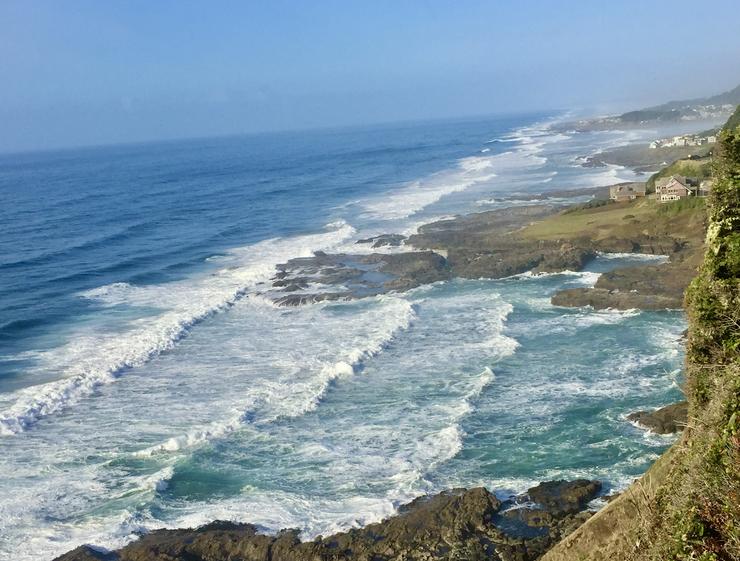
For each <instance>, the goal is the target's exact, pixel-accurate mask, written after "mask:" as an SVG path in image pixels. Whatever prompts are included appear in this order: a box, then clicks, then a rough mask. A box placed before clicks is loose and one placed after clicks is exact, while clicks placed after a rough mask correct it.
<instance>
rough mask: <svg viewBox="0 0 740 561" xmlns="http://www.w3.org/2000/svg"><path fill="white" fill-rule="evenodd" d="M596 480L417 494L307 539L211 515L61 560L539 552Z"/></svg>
mask: <svg viewBox="0 0 740 561" xmlns="http://www.w3.org/2000/svg"><path fill="white" fill-rule="evenodd" d="M600 489H601V485H600V484H599V482H597V481H588V480H578V481H572V482H568V481H551V482H547V483H543V484H540V485H538V486H537V487H533V488H532V489H530V490H529V491H528V492H527V493H525V494H523V495H520V496H515V497H511V498H509V499H508V500H506V501H501V500H500V499H498V498H497V497H496V496H494V495H492V494H491V493H489V492H488V491H487V490H486V489H483V488H482V487H481V488H476V489H469V490H465V489H455V490H451V491H447V492H444V493H440V494H438V495H434V496H431V497H420V498H418V499H416V500H414V501H413V502H411V503H409V504H408V505H404V506H402V507H401V508H400V509H399V513H398V515H396V516H394V517H392V518H389V519H387V520H385V521H383V522H380V523H377V524H370V525H368V526H366V527H364V528H360V529H357V530H350V531H348V532H343V533H340V534H335V535H333V536H329V537H326V538H321V537H319V538H317V539H315V540H313V541H310V542H301V541H300V539H299V537H298V534H299V533H298V531H297V530H284V531H282V532H280V533H279V534H277V535H276V536H266V535H263V534H260V533H259V532H258V529H257V528H256V527H255V526H253V525H251V524H234V523H231V522H214V523H212V524H208V525H206V526H202V527H200V528H197V529H194V530H192V529H185V530H158V531H155V532H152V533H150V534H148V535H145V536H143V537H142V538H141V539H140V540H138V541H136V542H134V543H132V544H130V545H128V546H126V547H124V548H123V549H121V550H119V551H116V552H112V553H100V552H98V551H95V550H93V549H91V548H89V547H85V546H83V547H79V548H77V549H75V550H74V551H71V552H69V553H67V554H65V555H63V556H61V557H59V558H58V561H95V560H97V561H101V560H104V561H234V560H245V561H304V560H305V561H337V560H342V559H346V560H350V559H351V560H363V561H365V560H367V561H370V560H372V561H391V560H398V561H401V560H412V559H414V560H416V559H418V560H431V559H439V560H453V559H455V560H458V559H472V560H475V559H498V560H501V561H509V560H511V561H514V560H518V561H527V560H534V559H538V558H539V557H540V556H541V555H542V554H543V553H544V552H545V551H546V550H547V548H548V547H550V546H551V545H552V544H553V543H554V542H555V541H557V540H558V539H560V538H562V537H563V536H565V535H567V534H568V533H570V532H571V531H573V530H574V529H575V528H577V527H578V526H579V525H580V524H581V523H582V522H583V521H584V520H586V519H588V517H589V516H591V513H590V512H583V509H584V508H585V506H586V504H587V503H588V502H589V501H590V500H592V499H593V498H594V497H596V496H597V494H598V493H599V491H600Z"/></svg>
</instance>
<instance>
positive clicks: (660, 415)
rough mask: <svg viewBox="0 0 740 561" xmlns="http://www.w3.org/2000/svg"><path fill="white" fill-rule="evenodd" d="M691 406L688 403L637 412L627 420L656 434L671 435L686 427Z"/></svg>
mask: <svg viewBox="0 0 740 561" xmlns="http://www.w3.org/2000/svg"><path fill="white" fill-rule="evenodd" d="M688 413H689V404H688V403H687V402H686V401H680V402H679V403H673V404H671V405H666V406H665V407H661V408H660V409H658V410H656V411H635V412H634V413H630V414H629V415H627V419H629V420H630V421H632V422H634V423H637V424H638V425H640V426H641V427H644V428H646V429H648V430H650V431H651V432H654V433H656V434H671V433H674V432H678V431H681V430H683V428H684V427H685V426H686V422H687V420H688Z"/></svg>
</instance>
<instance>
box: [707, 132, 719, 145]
mask: <svg viewBox="0 0 740 561" xmlns="http://www.w3.org/2000/svg"><path fill="white" fill-rule="evenodd" d="M707 142H708V143H709V144H714V143H715V142H717V137H716V136H714V135H713V134H711V135H709V136H708V137H707Z"/></svg>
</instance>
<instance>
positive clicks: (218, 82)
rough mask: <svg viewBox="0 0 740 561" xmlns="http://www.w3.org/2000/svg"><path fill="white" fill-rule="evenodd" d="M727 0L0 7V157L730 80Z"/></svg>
mask: <svg viewBox="0 0 740 561" xmlns="http://www.w3.org/2000/svg"><path fill="white" fill-rule="evenodd" d="M738 29H740V4H738V3H737V0H734V1H726V0H714V1H713V2H711V3H709V4H707V3H703V2H697V1H696V0H694V1H692V2H684V1H682V0H671V1H668V0H666V1H650V0H643V1H640V2H637V1H631V0H627V1H613V2H600V1H585V0H584V1H560V2H556V1H518V2H516V1H504V0H502V1H494V0H489V1H465V0H458V1H453V0H449V1H444V2H443V1H435V0H429V1H425V0H414V1H411V0H406V1H404V0H395V1H390V0H366V1H364V2H360V1H352V0H342V1H333V0H326V1H323V0H300V1H299V0H295V1H282V0H269V1H268V0H264V1H256V0H255V1H251V2H250V1H242V2H227V1H212V2H206V1H202V2H185V1H165V0H158V1H151V0H149V1H136V0H133V1H123V0H122V1H82V0H67V1H65V2H59V1H48V2H47V1H39V0H21V1H15V0H4V1H3V2H1V3H0V80H1V82H2V87H0V121H1V122H2V123H3V124H2V127H0V150H2V151H13V150H25V149H35V148H51V147H60V146H76V145H91V144H105V143H116V142H129V141H139V140H153V139H164V138H181V137H194V136H208V135H219V134H234V133H242V132H254V131H261V130H285V129H300V128H311V127H321V126H343V125H349V124H364V123H375V122H384V121H397V120H409V119H427V118H449V117H456V116H472V115H484V114H496V113H507V112H517V111H528V110H539V109H569V108H582V109H583V108H588V109H591V110H595V111H606V110H610V109H624V108H631V107H636V106H642V105H645V104H650V103H657V102H662V101H665V100H668V99H675V98H685V97H692V96H700V95H706V94H713V93H718V92H720V91H724V90H727V89H730V88H732V87H734V86H735V85H737V84H738V83H740V32H738Z"/></svg>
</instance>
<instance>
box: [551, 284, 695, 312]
mask: <svg viewBox="0 0 740 561" xmlns="http://www.w3.org/2000/svg"><path fill="white" fill-rule="evenodd" d="M550 300H551V302H552V303H553V305H555V306H566V307H571V308H573V307H583V306H591V307H592V308H594V309H596V310H605V309H607V308H611V309H614V310H631V309H634V308H637V309H640V310H665V309H678V308H681V307H682V306H683V298H682V297H669V296H665V295H663V294H640V293H638V292H622V291H620V290H606V289H604V288H568V289H565V290H561V291H559V292H556V293H555V294H554V295H553V296H552V298H551V299H550Z"/></svg>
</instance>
